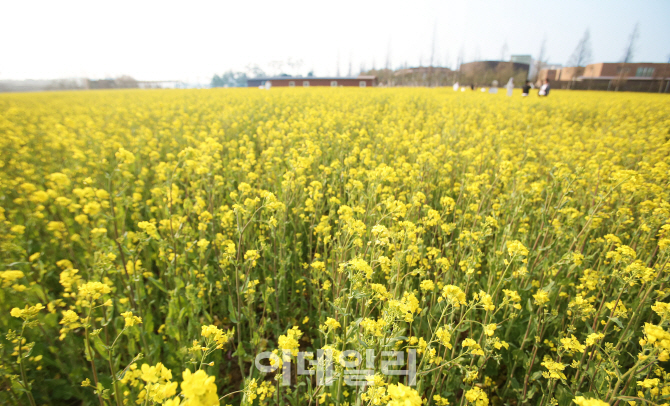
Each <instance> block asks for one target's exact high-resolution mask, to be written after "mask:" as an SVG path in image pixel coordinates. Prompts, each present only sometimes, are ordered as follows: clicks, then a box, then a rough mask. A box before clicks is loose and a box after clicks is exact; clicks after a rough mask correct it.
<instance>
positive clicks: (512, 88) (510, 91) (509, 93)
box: [505, 78, 514, 96]
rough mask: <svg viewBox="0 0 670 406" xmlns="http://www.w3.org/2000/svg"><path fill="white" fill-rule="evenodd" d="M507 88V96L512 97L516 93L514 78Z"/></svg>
mask: <svg viewBox="0 0 670 406" xmlns="http://www.w3.org/2000/svg"><path fill="white" fill-rule="evenodd" d="M505 87H507V96H512V92H513V91H514V78H509V80H508V81H507V85H506V86H505Z"/></svg>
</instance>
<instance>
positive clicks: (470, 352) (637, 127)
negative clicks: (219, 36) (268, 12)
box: [0, 88, 670, 406]
mask: <svg viewBox="0 0 670 406" xmlns="http://www.w3.org/2000/svg"><path fill="white" fill-rule="evenodd" d="M669 129H670V99H668V97H667V96H666V95H656V94H614V93H597V92H590V93H587V92H577V91H573V92H562V91H553V92H552V93H551V96H550V97H547V98H538V97H535V96H531V97H527V98H522V97H520V95H519V94H516V93H515V95H514V97H511V98H508V97H506V96H504V95H502V94H501V95H489V94H484V93H481V92H453V91H451V90H450V89H448V90H445V89H346V88H337V89H330V88H327V89H318V88H310V89H272V90H270V91H262V90H259V89H217V90H161V91H149V90H147V91H140V90H128V91H125V90H123V91H90V92H63V93H58V92H53V93H33V94H4V95H0V264H1V265H2V266H1V267H0V283H1V287H0V312H1V313H0V314H2V316H0V329H1V330H2V337H1V338H0V342H1V344H2V347H1V348H0V364H1V365H0V386H1V387H2V391H0V403H2V404H3V405H31V406H36V405H47V404H48V405H66V404H67V405H71V404H85V405H100V406H122V405H157V404H163V405H167V406H180V405H188V406H213V405H219V404H221V405H226V404H235V405H238V404H242V405H260V404H263V405H317V404H319V405H320V404H324V405H338V406H353V405H403V406H419V405H422V404H428V405H447V404H459V405H477V406H483V405H501V404H512V405H556V404H559V405H571V404H578V405H606V404H622V405H623V404H630V405H643V404H658V405H661V404H667V402H668V399H670V375H669V374H668V372H667V371H666V370H665V368H666V367H667V366H668V363H667V362H668V361H669V360H670V332H669V331H668V323H669V322H670V304H668V295H669V294H670V286H669V285H668V282H669V280H668V259H669V258H670V252H669V250H670V204H669V198H670V196H669V194H670V188H669V182H670V141H669V139H670V130H669ZM320 350H323V351H320ZM354 351H355V352H357V354H358V355H356V353H354ZM382 351H398V353H396V355H398V354H399V357H398V358H397V359H398V360H399V361H396V363H395V364H394V365H395V366H392V367H391V368H390V369H391V370H396V371H395V372H396V373H395V374H391V373H390V372H393V371H389V370H388V368H384V367H383V366H382V364H383V363H385V362H386V360H389V359H391V358H389V357H388V356H387V355H382ZM305 352H311V353H312V354H311V355H310V354H307V355H305ZM261 354H266V355H268V354H270V355H268V356H267V357H265V358H266V359H265V360H261V361H259V362H256V361H257V360H258V358H257V356H260V355H261ZM357 357H358V358H357ZM329 361H332V363H329ZM298 364H302V365H298ZM259 365H260V366H265V367H263V368H260V367H258V366H259ZM268 365H269V366H268ZM310 365H311V366H310ZM316 365H319V366H323V365H330V366H331V374H330V375H329V377H328V378H327V379H325V381H324V380H323V379H321V378H323V374H314V375H309V374H307V373H305V370H303V369H302V367H304V368H305V369H306V370H307V372H309V371H310V368H311V370H312V372H314V371H313V370H314V369H316V368H317V367H316ZM288 368H291V369H290V370H289V369H288ZM319 368H321V367H319ZM286 371H288V372H287V373H284V374H283V372H286ZM301 371H302V372H301ZM399 371H405V372H399ZM408 371H409V372H408ZM414 373H415V375H414ZM319 376H321V378H319ZM352 376H353V377H357V379H354V380H352ZM287 380H288V381H287ZM323 383H325V385H322V384H323ZM361 383H362V384H361Z"/></svg>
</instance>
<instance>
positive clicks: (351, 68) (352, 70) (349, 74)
mask: <svg viewBox="0 0 670 406" xmlns="http://www.w3.org/2000/svg"><path fill="white" fill-rule="evenodd" d="M351 59H352V55H351V53H349V72H348V73H347V76H349V77H351V76H352V75H353V74H354V66H353V62H352V61H351Z"/></svg>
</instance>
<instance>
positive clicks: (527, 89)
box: [521, 80, 530, 97]
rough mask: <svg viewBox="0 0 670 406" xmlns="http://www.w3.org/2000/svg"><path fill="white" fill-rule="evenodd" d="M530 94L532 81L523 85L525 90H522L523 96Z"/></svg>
mask: <svg viewBox="0 0 670 406" xmlns="http://www.w3.org/2000/svg"><path fill="white" fill-rule="evenodd" d="M528 93H530V80H527V81H526V84H525V85H523V88H522V90H521V96H524V97H525V96H528Z"/></svg>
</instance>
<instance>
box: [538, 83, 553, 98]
mask: <svg viewBox="0 0 670 406" xmlns="http://www.w3.org/2000/svg"><path fill="white" fill-rule="evenodd" d="M549 90H551V86H549V79H545V80H544V83H543V84H542V86H541V87H540V91H539V92H538V93H537V95H538V96H545V97H546V96H549Z"/></svg>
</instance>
